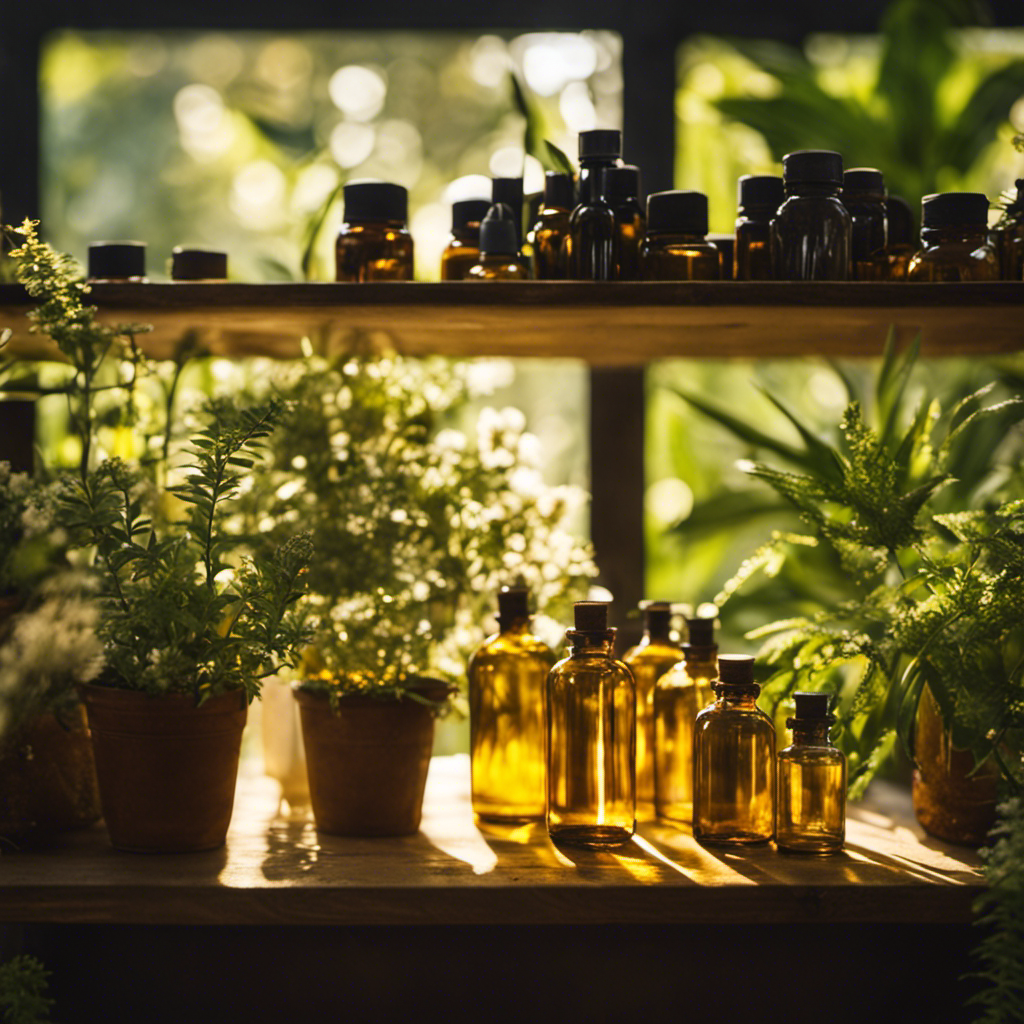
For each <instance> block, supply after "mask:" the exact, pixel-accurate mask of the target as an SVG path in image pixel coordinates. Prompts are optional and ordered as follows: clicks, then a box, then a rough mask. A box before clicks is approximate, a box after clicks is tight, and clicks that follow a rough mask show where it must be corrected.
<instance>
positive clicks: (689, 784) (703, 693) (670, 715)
mask: <svg viewBox="0 0 1024 1024" xmlns="http://www.w3.org/2000/svg"><path fill="white" fill-rule="evenodd" d="M687 633H688V641H687V642H686V643H685V644H683V660H682V661H680V662H678V663H677V664H676V665H675V666H673V667H672V668H671V669H670V670H669V671H668V672H666V673H665V674H664V675H663V676H662V677H661V678H660V679H659V680H658V683H657V685H656V686H655V689H654V730H655V739H654V746H655V752H656V756H655V762H654V809H655V813H656V814H657V816H658V817H659V818H661V819H663V820H664V821H670V822H672V823H673V824H677V825H679V824H686V825H689V824H690V822H691V820H692V819H693V730H694V726H695V725H696V723H697V714H698V712H700V711H703V710H704V708H706V707H707V706H708V704H710V703H711V701H712V700H714V694H713V692H712V690H711V686H712V684H713V682H714V680H716V679H717V678H718V644H716V643H715V620H714V619H688V620H687Z"/></svg>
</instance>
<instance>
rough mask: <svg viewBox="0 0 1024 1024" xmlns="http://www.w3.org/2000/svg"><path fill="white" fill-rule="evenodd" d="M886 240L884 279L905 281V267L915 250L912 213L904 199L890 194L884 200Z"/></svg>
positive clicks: (907, 265)
mask: <svg viewBox="0 0 1024 1024" xmlns="http://www.w3.org/2000/svg"><path fill="white" fill-rule="evenodd" d="M885 219H886V225H887V237H888V241H887V242H886V246H885V256H886V274H885V280H886V281H906V279H907V268H908V267H909V266H910V261H911V259H912V258H913V256H914V253H915V252H917V246H916V245H914V214H913V212H912V211H911V209H910V205H909V204H908V203H907V201H906V199H903V198H902V197H900V196H893V195H890V196H888V197H887V198H886V200H885Z"/></svg>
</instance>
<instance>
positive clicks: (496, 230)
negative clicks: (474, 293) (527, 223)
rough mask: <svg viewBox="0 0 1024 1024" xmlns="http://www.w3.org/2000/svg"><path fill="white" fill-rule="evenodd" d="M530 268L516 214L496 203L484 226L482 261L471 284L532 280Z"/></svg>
mask: <svg viewBox="0 0 1024 1024" xmlns="http://www.w3.org/2000/svg"><path fill="white" fill-rule="evenodd" d="M529 278H530V268H529V266H528V264H527V262H526V260H524V259H523V257H522V255H521V254H520V252H519V243H518V240H517V236H516V228H515V222H514V220H513V213H512V211H511V210H510V209H509V208H508V207H507V206H506V205H505V204H504V203H495V204H494V205H493V206H492V207H491V208H490V210H488V211H487V216H486V217H484V219H483V221H482V222H481V223H480V258H479V260H478V262H477V263H475V264H474V265H473V266H472V267H470V268H469V270H467V271H466V280H467V281H528V280H529Z"/></svg>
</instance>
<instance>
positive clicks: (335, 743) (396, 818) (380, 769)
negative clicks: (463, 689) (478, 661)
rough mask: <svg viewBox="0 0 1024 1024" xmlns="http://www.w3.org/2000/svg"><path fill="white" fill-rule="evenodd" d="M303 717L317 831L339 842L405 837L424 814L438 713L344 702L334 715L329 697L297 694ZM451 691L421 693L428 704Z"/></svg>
mask: <svg viewBox="0 0 1024 1024" xmlns="http://www.w3.org/2000/svg"><path fill="white" fill-rule="evenodd" d="M293 692H294V693H295V699H296V700H297V701H298V702H299V711H300V713H301V716H302V736H303V741H304V743H305V746H306V767H307V770H308V772H309V796H310V802H311V803H312V805H313V816H314V818H315V819H316V827H317V829H319V830H320V831H322V832H327V833H329V834H331V835H339V836H407V835H412V834H413V833H415V832H417V831H418V830H419V827H420V816H421V814H422V811H423V791H424V789H425V788H426V785H427V769H428V768H429V767H430V751H431V748H432V746H433V743H434V713H433V711H432V709H431V708H429V707H427V706H425V705H423V704H421V703H419V702H418V701H415V700H411V699H409V698H403V699H400V700H376V699H374V698H372V697H358V696H347V697H342V698H341V699H340V700H339V702H338V710H337V712H334V711H332V710H331V705H330V701H329V699H328V697H327V694H325V693H318V692H316V691H309V690H303V689H301V688H300V687H296V688H295V690H294V691H293ZM447 693H448V690H447V688H446V687H443V686H441V687H438V688H437V689H436V690H435V691H429V690H428V691H424V695H425V696H428V697H429V698H430V699H434V700H440V699H442V698H443V697H444V696H446V695H447Z"/></svg>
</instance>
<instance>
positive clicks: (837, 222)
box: [771, 149, 853, 281]
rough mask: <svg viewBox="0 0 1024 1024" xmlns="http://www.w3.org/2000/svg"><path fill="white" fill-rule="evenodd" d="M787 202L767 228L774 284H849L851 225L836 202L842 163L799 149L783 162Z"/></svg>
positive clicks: (838, 158) (820, 152) (837, 158)
mask: <svg viewBox="0 0 1024 1024" xmlns="http://www.w3.org/2000/svg"><path fill="white" fill-rule="evenodd" d="M782 183H783V187H784V189H785V193H786V198H785V200H784V201H783V203H782V205H781V206H780V207H779V210H778V212H777V213H776V215H775V217H774V219H773V220H772V224H771V248H772V277H773V278H774V279H775V280H776V281H847V280H849V277H850V246H851V242H852V236H853V220H852V219H851V217H850V214H849V212H848V211H847V209H846V207H845V206H843V204H842V202H841V201H840V199H839V190H840V188H841V187H842V184H843V158H842V157H841V156H840V155H839V154H838V153H834V152H833V151H832V150H828V149H801V150H797V151H796V152H795V153H787V154H786V156H784V157H783V158H782Z"/></svg>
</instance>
